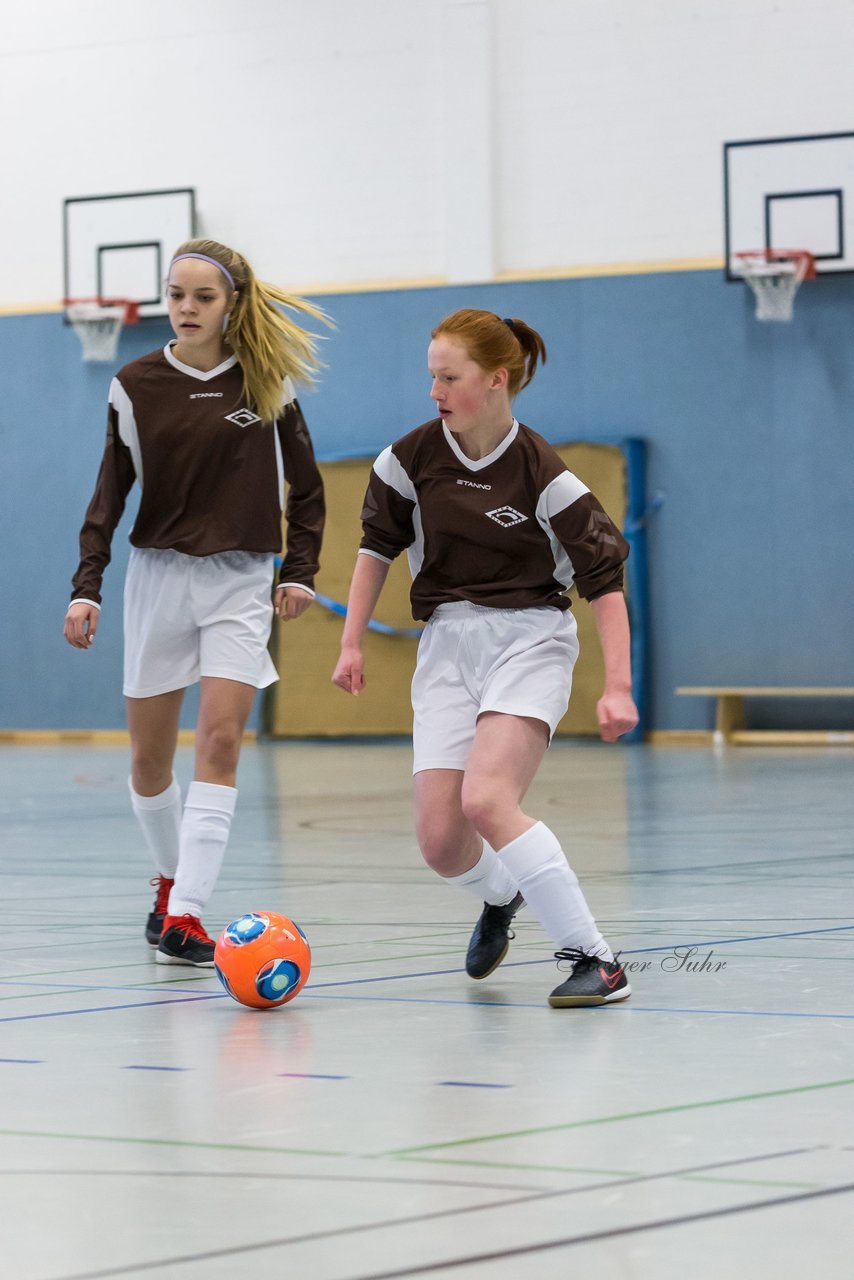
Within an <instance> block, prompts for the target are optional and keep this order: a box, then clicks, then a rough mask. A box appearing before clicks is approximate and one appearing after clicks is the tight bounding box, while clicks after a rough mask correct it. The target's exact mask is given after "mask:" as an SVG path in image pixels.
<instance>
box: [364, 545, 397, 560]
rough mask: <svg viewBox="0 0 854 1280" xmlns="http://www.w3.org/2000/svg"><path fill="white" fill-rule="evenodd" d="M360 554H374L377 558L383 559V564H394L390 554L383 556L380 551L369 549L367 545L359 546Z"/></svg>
mask: <svg viewBox="0 0 854 1280" xmlns="http://www.w3.org/2000/svg"><path fill="white" fill-rule="evenodd" d="M359 555H360V556H373V557H374V559H375V560H382V562H383V564H394V561H393V560H389V558H388V556H381V555H380V553H379V552H378V551H369V550H368V548H367V547H359Z"/></svg>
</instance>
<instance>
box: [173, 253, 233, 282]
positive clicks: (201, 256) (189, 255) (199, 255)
mask: <svg viewBox="0 0 854 1280" xmlns="http://www.w3.org/2000/svg"><path fill="white" fill-rule="evenodd" d="M182 258H198V259H199V261H200V262H209V263H210V264H211V266H214V267H219V269H220V271H221V272H222V274H223V275H224V276H225V278H226V280H227V281H228V283H229V284H230V285H231V287H232V289H234V290H236V289H237V285H236V284H235V283H234V276H233V275H232V274H231V272H230V271H229V270H228V269H227V268H226V267H224V266H223V265H222V263H221V262H217V260H216V258H209V257H208V255H207V254H206V253H179V254H178V255H177V257H175V258H173V259H172V264H173V266H174V264H175V263H176V262H180V261H181V259H182Z"/></svg>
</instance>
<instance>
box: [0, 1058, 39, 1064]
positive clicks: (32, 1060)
mask: <svg viewBox="0 0 854 1280" xmlns="http://www.w3.org/2000/svg"><path fill="white" fill-rule="evenodd" d="M0 1062H25V1063H28V1064H33V1063H42V1062H44V1058H0Z"/></svg>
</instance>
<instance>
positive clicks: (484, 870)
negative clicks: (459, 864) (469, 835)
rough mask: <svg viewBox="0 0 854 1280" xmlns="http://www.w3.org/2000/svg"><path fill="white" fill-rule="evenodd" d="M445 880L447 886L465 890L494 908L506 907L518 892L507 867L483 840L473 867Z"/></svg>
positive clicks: (517, 887)
mask: <svg viewBox="0 0 854 1280" xmlns="http://www.w3.org/2000/svg"><path fill="white" fill-rule="evenodd" d="M445 879H446V880H447V882H448V884H452V885H455V886H458V887H459V888H460V889H465V890H467V892H468V893H471V894H473V895H474V896H475V897H476V898H480V899H481V901H482V902H489V903H490V904H491V905H492V906H495V907H503V906H506V905H507V903H508V902H512V901H513V899H514V898H515V897H516V894H517V893H518V891H519V886H518V885H517V884H516V882H515V880H514V879H513V877H512V876H511V874H510V872H509V871H508V870H507V867H506V866H505V865H504V863H503V862H502V861H501V859H500V858H499V857H498V856H497V855H496V853H495V850H494V849H491V848H490V847H489V845H488V844H487V843H486V841H485V840H484V842H483V853H482V854H481V855H480V858H479V860H478V861H477V862H476V863H475V864H474V866H473V867H470V868H469V870H468V871H464V872H463V874H462V875H461V876H446V877H445Z"/></svg>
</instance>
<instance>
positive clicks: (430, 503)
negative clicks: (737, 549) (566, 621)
mask: <svg viewBox="0 0 854 1280" xmlns="http://www.w3.org/2000/svg"><path fill="white" fill-rule="evenodd" d="M362 525H363V529H364V534H363V537H362V541H361V545H360V553H361V554H367V555H374V556H377V557H378V558H379V559H381V560H386V561H389V562H390V561H392V560H393V559H394V558H395V557H396V556H397V555H399V554H400V553H401V552H402V551H407V552H408V556H409V565H410V570H411V572H412V578H413V582H412V591H411V600H412V613H413V616H414V617H415V618H418V619H422V620H426V619H427V618H429V617H430V615H431V613H432V612H433V610H434V609H435V608H436V607H437V605H439V604H443V603H447V602H450V601H459V600H468V601H470V602H472V603H473V604H480V605H486V606H489V607H492V608H498V609H524V608H530V607H533V606H538V605H553V606H555V607H556V608H558V609H568V608H569V603H570V602H569V600H568V599H567V597H566V594H565V592H566V591H567V590H568V589H569V588H570V587H571V586H572V585H573V584H575V586H576V587H577V589H578V591H579V593H580V594H581V595H582V596H583V597H584V598H585V599H586V600H595V599H596V598H597V597H598V596H602V595H605V594H607V593H608V592H611V591H621V590H622V587H623V561H624V560H625V559H626V557H627V555H628V554H629V547H628V543H627V542H626V540H625V539H624V538H623V536H622V534H621V533H620V531H619V530H618V529H617V527H616V526H615V525H614V523H613V521H612V520H611V519H610V517H609V516H608V515H607V514H606V512H605V511H604V510H603V508H602V506H601V505H600V503H599V502H598V500H597V499H596V498H595V497H594V496H593V494H592V493H591V492H590V490H589V489H588V488H587V486H586V485H585V484H583V483H582V482H581V481H580V480H579V479H578V477H577V476H575V475H573V474H572V472H571V471H570V470H568V468H567V467H566V465H565V463H564V462H562V461H561V459H560V458H559V457H558V455H557V453H556V452H555V450H554V449H553V448H552V447H551V445H549V444H548V443H547V442H546V441H545V440H544V439H543V438H542V436H539V435H537V433H536V432H535V431H531V430H530V428H529V427H526V426H523V425H521V424H519V423H518V422H516V421H515V420H514V422H513V426H512V428H511V430H510V432H509V433H508V435H507V436H505V438H504V440H502V442H501V443H500V444H499V445H498V447H497V448H496V449H495V450H494V451H493V452H492V453H491V454H489V455H488V456H487V457H485V458H480V459H478V460H476V461H475V460H474V459H472V458H468V457H467V456H466V455H465V454H464V453H463V451H462V449H461V448H460V446H459V444H458V443H457V441H456V440H455V438H454V436H453V435H452V433H451V432H450V431H449V430H448V428H447V427H446V426H445V425H444V423H443V422H442V421H441V420H440V419H435V420H434V421H432V422H427V423H425V424H424V425H423V426H421V427H417V428H416V429H415V431H411V432H410V433H409V434H408V435H406V436H404V437H403V438H402V439H401V440H398V441H397V442H396V443H395V444H393V445H390V446H389V447H388V448H387V449H385V450H384V451H383V452H382V453H381V454H380V456H379V457H378V458H377V460H376V462H375V463H374V466H373V470H372V472H371V477H370V481H369V483H368V490H367V493H366V495H365V505H364V509H363V511H362Z"/></svg>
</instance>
